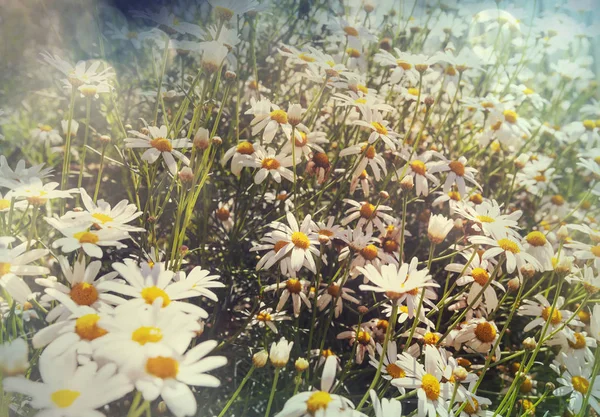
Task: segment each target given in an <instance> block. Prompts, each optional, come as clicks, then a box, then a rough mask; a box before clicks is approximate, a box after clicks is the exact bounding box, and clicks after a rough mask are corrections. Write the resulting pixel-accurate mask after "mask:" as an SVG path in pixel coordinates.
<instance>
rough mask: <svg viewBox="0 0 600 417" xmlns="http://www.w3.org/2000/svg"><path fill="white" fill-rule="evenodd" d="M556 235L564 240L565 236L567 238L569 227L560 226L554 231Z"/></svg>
mask: <svg viewBox="0 0 600 417" xmlns="http://www.w3.org/2000/svg"><path fill="white" fill-rule="evenodd" d="M556 237H558V238H559V239H560V240H565V239H566V238H568V237H569V229H567V226H564V225H563V226H560V227H559V228H558V230H557V231H556Z"/></svg>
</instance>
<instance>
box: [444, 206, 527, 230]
mask: <svg viewBox="0 0 600 417" xmlns="http://www.w3.org/2000/svg"><path fill="white" fill-rule="evenodd" d="M454 212H455V213H457V214H458V215H460V216H461V217H463V218H465V219H467V220H470V221H472V222H474V223H475V224H476V228H475V230H477V231H480V230H481V231H483V233H484V234H485V235H486V236H491V237H492V238H494V239H502V238H505V237H509V236H512V237H518V236H519V233H518V232H517V231H516V230H515V229H519V226H518V220H519V219H520V218H521V216H522V215H523V212H522V211H521V210H515V211H514V212H512V213H510V214H502V213H501V206H500V205H499V204H498V203H497V202H496V200H484V201H483V202H482V203H481V204H478V205H476V206H474V207H473V206H472V205H469V204H467V203H465V202H464V201H461V202H459V203H458V204H457V205H456V208H455V210H454Z"/></svg>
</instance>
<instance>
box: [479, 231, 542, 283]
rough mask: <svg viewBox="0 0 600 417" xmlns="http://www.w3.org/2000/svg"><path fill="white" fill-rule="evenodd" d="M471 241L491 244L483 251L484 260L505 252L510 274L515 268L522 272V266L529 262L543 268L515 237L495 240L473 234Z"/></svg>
mask: <svg viewBox="0 0 600 417" xmlns="http://www.w3.org/2000/svg"><path fill="white" fill-rule="evenodd" d="M469 241H470V242H471V243H475V244H478V245H488V246H491V247H490V248H489V249H486V251H485V252H484V253H483V255H482V257H481V258H482V259H483V260H488V259H493V258H495V257H496V256H498V255H500V254H502V253H503V254H504V256H506V271H507V272H508V273H509V274H510V273H513V272H514V271H515V269H516V270H517V272H518V273H519V274H520V273H521V267H523V266H524V265H525V264H527V263H529V264H531V265H533V267H534V268H535V269H536V270H538V271H539V270H541V269H542V265H541V264H540V262H539V261H538V260H537V259H536V258H535V257H533V256H532V255H530V254H529V253H527V252H525V251H524V249H523V246H522V245H521V243H519V242H518V241H517V240H513V238H509V237H504V238H502V239H498V240H494V239H491V238H489V237H486V236H471V237H470V238H469Z"/></svg>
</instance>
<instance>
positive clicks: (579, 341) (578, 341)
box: [567, 332, 587, 349]
mask: <svg viewBox="0 0 600 417" xmlns="http://www.w3.org/2000/svg"><path fill="white" fill-rule="evenodd" d="M573 336H574V337H575V341H572V340H570V339H567V342H568V343H569V346H571V347H572V348H573V349H583V348H585V347H586V346H587V344H586V342H585V336H584V335H583V334H581V333H579V332H575V333H574V334H573Z"/></svg>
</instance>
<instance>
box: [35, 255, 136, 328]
mask: <svg viewBox="0 0 600 417" xmlns="http://www.w3.org/2000/svg"><path fill="white" fill-rule="evenodd" d="M58 263H59V264H60V268H61V270H62V274H63V276H64V278H65V280H66V284H67V285H65V284H63V283H61V282H58V280H57V279H56V278H55V277H49V278H38V279H36V280H35V283H36V284H38V285H40V286H42V287H45V290H44V292H45V293H46V299H48V300H52V299H54V300H57V301H58V302H59V303H61V304H58V305H57V306H56V307H54V308H53V309H52V310H51V311H50V312H49V313H48V315H47V316H46V321H48V322H53V321H55V320H59V321H60V320H64V319H65V318H66V317H67V316H69V315H70V314H71V311H70V310H69V309H68V308H67V307H65V306H64V305H62V300H64V299H65V298H68V299H70V300H71V301H73V302H74V303H75V304H77V305H79V306H89V307H91V308H93V309H94V310H103V309H106V308H108V307H112V306H115V305H118V304H121V303H123V302H124V301H125V300H124V299H122V298H120V297H117V296H116V295H114V294H110V293H109V290H108V289H107V288H106V287H105V285H104V283H105V282H108V281H112V280H113V279H114V278H115V277H116V276H117V275H118V273H117V272H114V271H113V272H109V273H107V274H104V275H102V276H101V277H100V278H97V277H98V274H99V272H100V269H101V268H102V262H100V261H92V262H90V263H89V264H87V265H86V261H85V258H79V259H77V260H76V261H75V264H74V265H73V268H71V265H70V264H69V261H68V259H67V258H66V257H64V256H59V257H58Z"/></svg>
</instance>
